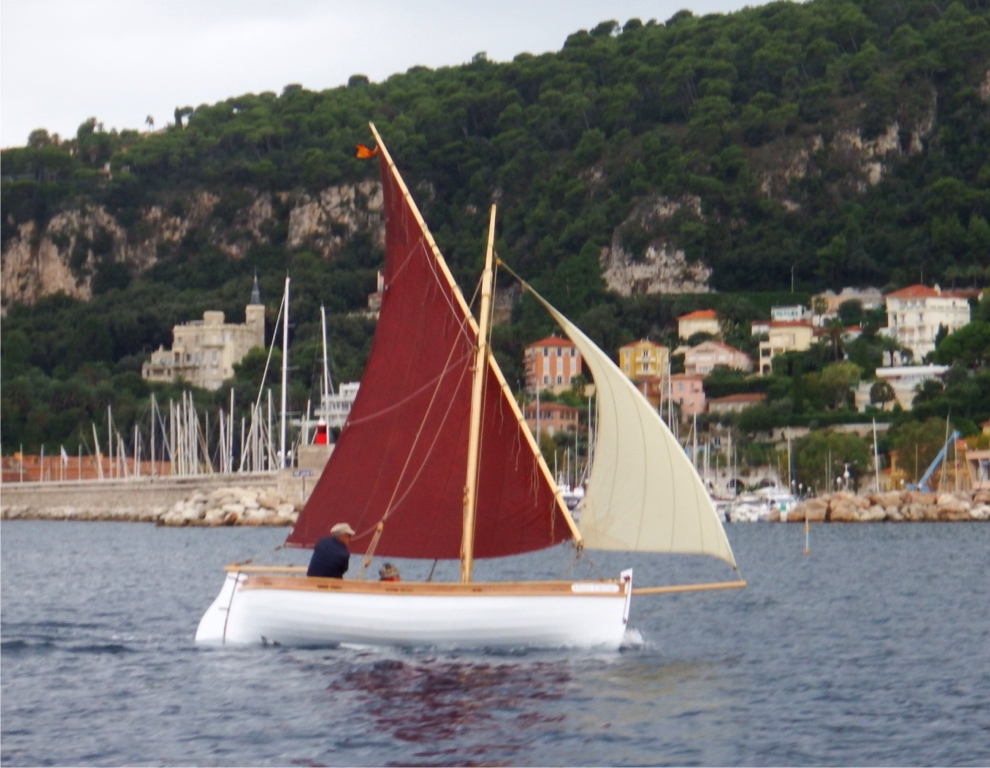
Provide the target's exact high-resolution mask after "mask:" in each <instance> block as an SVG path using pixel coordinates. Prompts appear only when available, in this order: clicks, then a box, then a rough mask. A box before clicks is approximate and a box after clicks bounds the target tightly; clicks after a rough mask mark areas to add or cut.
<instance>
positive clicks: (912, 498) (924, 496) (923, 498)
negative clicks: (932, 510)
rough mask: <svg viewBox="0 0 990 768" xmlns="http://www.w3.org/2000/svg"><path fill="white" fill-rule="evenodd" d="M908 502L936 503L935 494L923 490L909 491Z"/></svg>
mask: <svg viewBox="0 0 990 768" xmlns="http://www.w3.org/2000/svg"><path fill="white" fill-rule="evenodd" d="M907 496H908V498H907V502H908V503H909V504H934V503H935V494H934V493H924V492H923V491H907Z"/></svg>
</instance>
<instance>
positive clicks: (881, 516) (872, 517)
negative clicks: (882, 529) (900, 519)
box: [859, 504, 887, 523]
mask: <svg viewBox="0 0 990 768" xmlns="http://www.w3.org/2000/svg"><path fill="white" fill-rule="evenodd" d="M859 519H860V522H864V523H879V522H882V521H884V520H886V519H887V512H886V511H885V510H884V508H883V507H881V506H880V505H879V504H874V505H873V506H872V507H870V508H869V509H867V510H865V511H863V512H862V513H861V514H860V516H859Z"/></svg>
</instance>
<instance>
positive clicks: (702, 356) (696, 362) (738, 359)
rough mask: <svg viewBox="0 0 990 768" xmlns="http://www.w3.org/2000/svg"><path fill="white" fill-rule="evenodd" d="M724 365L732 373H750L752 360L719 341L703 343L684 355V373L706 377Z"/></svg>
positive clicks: (743, 353)
mask: <svg viewBox="0 0 990 768" xmlns="http://www.w3.org/2000/svg"><path fill="white" fill-rule="evenodd" d="M720 365H724V366H725V367H726V368H731V369H732V370H734V371H746V372H749V371H752V370H753V358H751V357H750V356H749V355H747V354H746V353H745V352H740V351H739V350H738V349H735V348H734V347H730V346H729V345H728V344H723V343H722V342H721V341H703V342H702V343H701V344H699V345H698V346H696V347H691V349H689V350H688V351H687V352H685V353H684V372H685V373H697V374H701V375H703V376H707V375H708V374H709V373H711V372H712V371H714V370H715V368H716V367H718V366H720Z"/></svg>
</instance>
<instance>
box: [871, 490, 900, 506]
mask: <svg viewBox="0 0 990 768" xmlns="http://www.w3.org/2000/svg"><path fill="white" fill-rule="evenodd" d="M866 498H867V499H869V501H870V504H871V505H873V504H876V505H879V506H881V507H883V508H884V509H888V508H890V507H899V506H900V505H901V494H900V492H899V491H888V492H886V493H871V494H870V495H869V496H867V497H866Z"/></svg>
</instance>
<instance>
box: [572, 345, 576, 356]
mask: <svg viewBox="0 0 990 768" xmlns="http://www.w3.org/2000/svg"><path fill="white" fill-rule="evenodd" d="M575 352H577V350H576V349H575V348H574V347H571V357H574V353H575Z"/></svg>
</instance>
